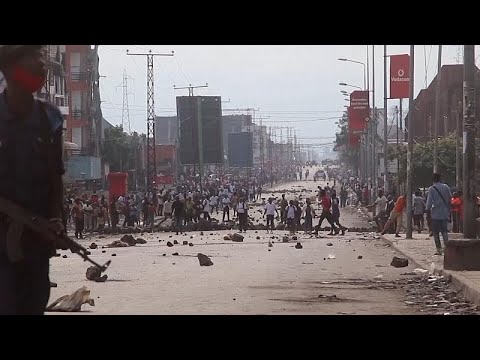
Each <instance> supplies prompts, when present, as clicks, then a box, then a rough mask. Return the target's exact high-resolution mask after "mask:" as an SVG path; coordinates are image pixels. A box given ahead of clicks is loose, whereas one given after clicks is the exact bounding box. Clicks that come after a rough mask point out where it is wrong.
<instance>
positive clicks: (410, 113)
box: [405, 45, 415, 239]
mask: <svg viewBox="0 0 480 360" xmlns="http://www.w3.org/2000/svg"><path fill="white" fill-rule="evenodd" d="M414 57H415V45H410V94H409V100H408V150H407V191H406V193H405V196H406V197H407V231H406V233H407V236H406V238H407V239H412V215H411V214H412V205H413V204H412V200H413V199H412V188H413V186H412V180H413V174H412V155H413V122H414V119H413V108H414V106H413V92H414V89H415V87H414V79H415V69H414V66H415V58H414Z"/></svg>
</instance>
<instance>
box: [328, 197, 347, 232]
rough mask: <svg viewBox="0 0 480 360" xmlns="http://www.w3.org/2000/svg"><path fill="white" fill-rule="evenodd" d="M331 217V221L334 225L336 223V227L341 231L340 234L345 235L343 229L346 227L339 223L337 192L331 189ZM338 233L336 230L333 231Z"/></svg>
mask: <svg viewBox="0 0 480 360" xmlns="http://www.w3.org/2000/svg"><path fill="white" fill-rule="evenodd" d="M331 202H332V218H333V223H334V224H335V225H338V228H339V229H340V230H341V231H342V235H345V230H346V229H347V228H346V227H345V226H343V225H342V224H340V208H339V205H340V202H339V199H338V198H337V192H336V191H335V190H333V192H332V198H331ZM337 234H338V230H336V231H335V235H337Z"/></svg>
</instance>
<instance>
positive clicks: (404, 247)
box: [383, 233, 480, 305]
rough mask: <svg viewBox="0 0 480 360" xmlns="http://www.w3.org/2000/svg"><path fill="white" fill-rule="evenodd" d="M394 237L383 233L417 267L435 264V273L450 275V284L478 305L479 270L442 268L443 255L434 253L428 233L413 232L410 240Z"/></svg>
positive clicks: (402, 236)
mask: <svg viewBox="0 0 480 360" xmlns="http://www.w3.org/2000/svg"><path fill="white" fill-rule="evenodd" d="M400 236H401V237H400V238H396V237H395V235H394V234H385V235H383V239H384V240H385V241H386V242H388V243H389V244H390V245H391V246H392V247H393V248H394V249H395V250H397V251H398V252H400V253H401V254H403V256H405V257H407V258H408V259H409V260H410V261H411V262H413V263H414V264H415V265H416V266H417V267H420V268H423V269H426V270H429V269H430V267H431V264H432V263H433V264H434V265H435V273H438V274H440V275H444V276H446V277H447V276H451V279H452V285H453V286H454V287H455V288H456V289H457V290H459V291H460V292H461V294H462V295H463V296H465V298H466V299H468V300H469V301H471V302H473V303H475V304H477V305H480V271H451V270H444V269H443V256H438V255H434V254H435V243H434V240H433V237H428V233H423V234H415V233H414V234H413V239H412V240H407V239H405V234H400ZM457 237H458V235H457V234H449V238H457Z"/></svg>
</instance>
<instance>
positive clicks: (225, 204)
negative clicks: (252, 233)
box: [222, 195, 230, 222]
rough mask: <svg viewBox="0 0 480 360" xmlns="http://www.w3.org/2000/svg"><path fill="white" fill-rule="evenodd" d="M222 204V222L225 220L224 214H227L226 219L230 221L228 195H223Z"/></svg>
mask: <svg viewBox="0 0 480 360" xmlns="http://www.w3.org/2000/svg"><path fill="white" fill-rule="evenodd" d="M222 205H223V217H222V222H225V215H227V221H228V222H230V198H229V197H228V195H224V196H223V199H222Z"/></svg>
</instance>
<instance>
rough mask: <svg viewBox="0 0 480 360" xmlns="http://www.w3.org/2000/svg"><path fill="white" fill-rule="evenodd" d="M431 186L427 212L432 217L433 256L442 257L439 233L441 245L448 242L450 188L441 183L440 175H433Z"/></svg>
mask: <svg viewBox="0 0 480 360" xmlns="http://www.w3.org/2000/svg"><path fill="white" fill-rule="evenodd" d="M432 180H433V185H432V186H431V187H430V188H429V189H428V197H427V211H429V212H430V215H431V217H432V231H433V238H434V240H435V246H436V247H437V252H436V253H435V255H442V254H443V251H442V244H441V243H440V233H442V238H443V244H444V245H445V246H446V245H447V242H448V229H447V223H448V222H449V221H450V220H451V214H450V201H448V200H449V199H451V198H452V194H451V192H450V188H449V187H448V186H447V185H445V184H444V183H442V182H441V175H440V174H438V173H435V174H433V177H432Z"/></svg>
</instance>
